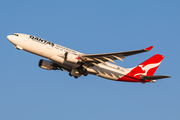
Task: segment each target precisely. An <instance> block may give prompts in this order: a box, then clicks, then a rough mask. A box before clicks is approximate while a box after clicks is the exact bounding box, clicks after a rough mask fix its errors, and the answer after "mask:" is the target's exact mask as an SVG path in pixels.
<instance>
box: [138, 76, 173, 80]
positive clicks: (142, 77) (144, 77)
mask: <svg viewBox="0 0 180 120" xmlns="http://www.w3.org/2000/svg"><path fill="white" fill-rule="evenodd" d="M170 77H171V76H167V75H155V76H141V79H142V80H157V79H163V78H170Z"/></svg>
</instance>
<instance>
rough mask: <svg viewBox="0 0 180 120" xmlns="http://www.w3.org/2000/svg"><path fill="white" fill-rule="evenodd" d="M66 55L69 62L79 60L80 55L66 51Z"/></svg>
mask: <svg viewBox="0 0 180 120" xmlns="http://www.w3.org/2000/svg"><path fill="white" fill-rule="evenodd" d="M64 56H65V60H66V61H68V62H72V63H77V62H78V61H79V56H77V55H74V54H71V53H68V52H66V53H65V54H64Z"/></svg>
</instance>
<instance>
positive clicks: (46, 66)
mask: <svg viewBox="0 0 180 120" xmlns="http://www.w3.org/2000/svg"><path fill="white" fill-rule="evenodd" d="M39 67H40V68H43V69H46V70H56V69H57V67H56V66H55V64H54V63H53V62H51V61H48V60H43V59H41V60H40V61H39Z"/></svg>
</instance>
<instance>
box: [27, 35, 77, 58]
mask: <svg viewBox="0 0 180 120" xmlns="http://www.w3.org/2000/svg"><path fill="white" fill-rule="evenodd" d="M30 38H31V39H32V40H33V41H36V42H40V43H42V44H45V45H50V46H51V47H54V48H56V49H58V50H61V51H64V52H70V53H74V54H76V51H74V50H71V49H68V48H65V47H62V46H60V45H57V44H54V43H52V42H49V41H47V40H44V39H41V38H38V37H35V36H32V35H31V36H30Z"/></svg>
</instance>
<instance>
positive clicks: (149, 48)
mask: <svg viewBox="0 0 180 120" xmlns="http://www.w3.org/2000/svg"><path fill="white" fill-rule="evenodd" d="M152 48H153V46H150V47H147V48H145V49H144V50H147V51H150V50H151V49H152Z"/></svg>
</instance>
